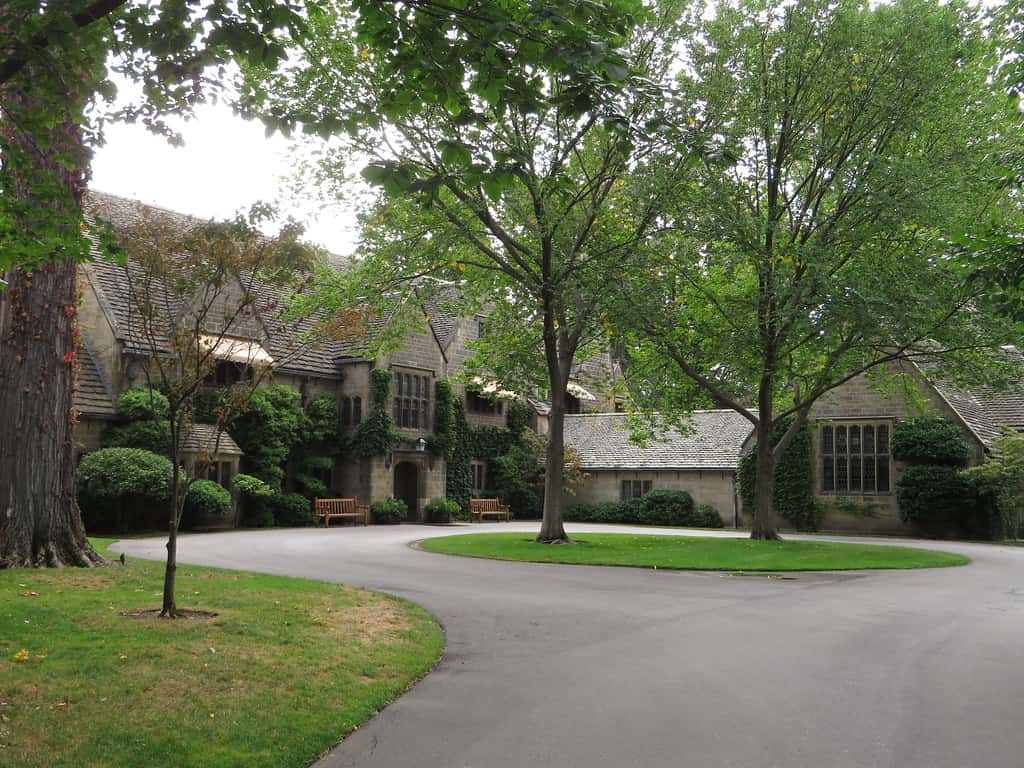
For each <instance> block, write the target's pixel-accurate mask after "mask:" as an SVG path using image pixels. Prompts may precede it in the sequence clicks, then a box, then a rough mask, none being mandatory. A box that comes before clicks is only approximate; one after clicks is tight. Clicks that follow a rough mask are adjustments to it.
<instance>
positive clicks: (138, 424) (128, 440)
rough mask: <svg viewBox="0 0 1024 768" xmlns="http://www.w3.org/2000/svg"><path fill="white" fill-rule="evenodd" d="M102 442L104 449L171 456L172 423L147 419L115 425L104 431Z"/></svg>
mask: <svg viewBox="0 0 1024 768" xmlns="http://www.w3.org/2000/svg"><path fill="white" fill-rule="evenodd" d="M100 442H101V443H102V444H103V447H104V448H141V449H142V450H144V451H150V452H152V453H158V454H160V455H161V456H170V452H171V423H170V422H169V421H167V420H160V421H155V420H151V419H146V420H143V421H132V422H129V423H127V424H114V425H112V426H109V427H107V428H106V429H104V430H103V434H102V436H101V437H100Z"/></svg>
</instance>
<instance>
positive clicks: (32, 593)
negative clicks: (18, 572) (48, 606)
mask: <svg viewBox="0 0 1024 768" xmlns="http://www.w3.org/2000/svg"><path fill="white" fill-rule="evenodd" d="M21 596H22V597H39V593H38V592H33V591H32V590H31V589H30V590H29V591H28V592H22V593H21Z"/></svg>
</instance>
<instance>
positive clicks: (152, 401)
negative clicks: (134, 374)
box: [117, 387, 171, 421]
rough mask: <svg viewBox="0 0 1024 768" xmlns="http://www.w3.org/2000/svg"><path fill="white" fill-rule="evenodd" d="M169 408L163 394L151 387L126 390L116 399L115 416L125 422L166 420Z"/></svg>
mask: <svg viewBox="0 0 1024 768" xmlns="http://www.w3.org/2000/svg"><path fill="white" fill-rule="evenodd" d="M170 408H171V406H170V403H168V402H167V397H166V396H165V395H164V393H163V392H161V391H160V390H158V389H153V388H151V387H135V388H133V389H126V390H125V391H124V392H122V393H121V394H120V395H118V398H117V415H118V416H120V417H121V418H122V419H124V420H125V421H149V420H160V419H166V418H167V414H168V412H169V411H170Z"/></svg>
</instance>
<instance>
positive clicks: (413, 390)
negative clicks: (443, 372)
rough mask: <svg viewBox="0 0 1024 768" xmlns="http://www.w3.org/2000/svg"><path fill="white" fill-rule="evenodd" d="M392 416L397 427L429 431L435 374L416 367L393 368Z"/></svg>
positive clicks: (412, 430)
mask: <svg viewBox="0 0 1024 768" xmlns="http://www.w3.org/2000/svg"><path fill="white" fill-rule="evenodd" d="M391 372H392V375H393V376H394V382H393V383H392V387H391V416H392V419H393V420H394V422H395V428H396V429H400V430H403V431H406V432H409V431H411V432H429V431H430V415H431V396H430V395H431V391H432V390H433V379H434V377H433V374H431V373H430V372H429V371H422V370H416V369H400V368H392V369H391Z"/></svg>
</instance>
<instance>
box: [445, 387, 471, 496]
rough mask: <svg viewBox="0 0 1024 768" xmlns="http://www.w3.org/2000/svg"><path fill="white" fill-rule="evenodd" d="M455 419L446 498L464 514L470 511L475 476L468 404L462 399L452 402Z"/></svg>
mask: <svg viewBox="0 0 1024 768" xmlns="http://www.w3.org/2000/svg"><path fill="white" fill-rule="evenodd" d="M452 410H453V412H454V419H453V424H452V429H451V430H450V433H451V435H452V443H451V455H450V456H449V458H448V462H447V466H448V474H447V477H446V478H445V496H447V497H448V498H449V499H451V500H453V501H456V502H458V504H459V506H460V507H462V510H463V511H464V512H468V511H469V496H470V493H471V492H472V490H473V474H472V471H471V470H470V466H469V462H470V461H471V460H472V458H473V446H472V432H471V431H470V426H469V422H467V421H466V404H465V403H464V402H463V400H462V398H461V397H459V398H454V400H453V402H452Z"/></svg>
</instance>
